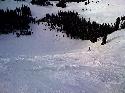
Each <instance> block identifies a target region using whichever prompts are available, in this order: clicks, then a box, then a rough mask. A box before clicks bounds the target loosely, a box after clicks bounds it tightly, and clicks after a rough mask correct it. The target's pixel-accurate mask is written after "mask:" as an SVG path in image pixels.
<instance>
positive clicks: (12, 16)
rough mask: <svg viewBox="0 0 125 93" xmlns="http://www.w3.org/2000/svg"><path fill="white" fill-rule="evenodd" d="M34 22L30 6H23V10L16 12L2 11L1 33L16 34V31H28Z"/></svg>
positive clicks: (0, 19)
mask: <svg viewBox="0 0 125 93" xmlns="http://www.w3.org/2000/svg"><path fill="white" fill-rule="evenodd" d="M32 21H33V18H32V15H31V11H30V8H29V7H28V6H25V5H22V7H21V8H16V9H15V10H9V9H7V10H6V11H4V10H0V33H1V34H8V33H11V32H13V33H14V32H15V31H16V30H20V32H21V31H28V29H29V28H30V26H29V23H31V22H32Z"/></svg>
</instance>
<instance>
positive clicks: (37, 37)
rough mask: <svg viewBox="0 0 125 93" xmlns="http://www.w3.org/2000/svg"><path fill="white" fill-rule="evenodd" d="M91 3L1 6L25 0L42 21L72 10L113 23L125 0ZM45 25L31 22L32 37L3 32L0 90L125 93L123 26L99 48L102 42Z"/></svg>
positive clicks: (1, 92)
mask: <svg viewBox="0 0 125 93" xmlns="http://www.w3.org/2000/svg"><path fill="white" fill-rule="evenodd" d="M93 1H94V2H93V3H92V2H91V3H90V4H89V5H87V6H85V5H84V3H83V2H82V3H68V4H67V8H64V9H62V8H57V7H56V6H55V3H56V2H53V3H54V6H48V7H47V6H37V5H31V4H29V1H28V2H15V1H12V0H6V1H4V2H0V9H6V8H7V7H8V8H9V9H15V7H20V6H21V5H22V3H23V4H26V5H28V6H29V7H30V8H31V11H32V14H33V16H34V17H37V18H38V19H39V18H42V17H44V16H45V14H46V13H57V12H58V10H62V11H68V10H72V11H73V10H74V11H77V12H79V14H80V16H83V17H86V18H90V19H91V20H92V21H93V20H94V21H97V22H99V23H103V22H107V23H114V22H115V19H116V18H117V17H119V16H123V15H124V13H125V6H124V3H125V1H124V0H99V1H100V2H99V3H95V2H96V0H93ZM108 4H109V5H108ZM83 8H86V9H87V10H86V11H83V10H82V9H83ZM45 25H46V23H44V24H39V25H38V24H31V29H32V31H33V32H34V33H33V35H31V36H21V37H19V38H17V37H16V35H12V34H8V35H0V93H125V61H124V60H125V29H123V30H118V31H116V32H114V33H112V34H110V35H108V39H107V44H106V45H104V46H101V40H99V41H98V42H97V43H91V42H90V41H82V40H74V39H70V38H68V37H66V35H65V34H64V33H61V32H58V33H57V32H56V31H55V30H52V31H49V29H48V28H49V27H48V26H45ZM63 36H64V37H63ZM89 47H90V50H89Z"/></svg>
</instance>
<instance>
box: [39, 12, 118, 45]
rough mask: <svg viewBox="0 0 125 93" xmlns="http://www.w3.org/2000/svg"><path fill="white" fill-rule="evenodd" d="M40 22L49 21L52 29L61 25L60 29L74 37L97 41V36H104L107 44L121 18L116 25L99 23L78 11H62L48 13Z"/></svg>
mask: <svg viewBox="0 0 125 93" xmlns="http://www.w3.org/2000/svg"><path fill="white" fill-rule="evenodd" d="M38 22H47V23H48V26H50V27H51V28H52V29H56V27H60V30H59V31H63V32H64V33H66V34H67V36H68V37H71V38H74V39H82V40H90V41H91V42H96V41H97V38H99V37H103V41H102V45H104V44H106V39H107V35H108V34H110V33H112V32H114V31H115V30H118V26H119V18H117V20H116V23H115V25H109V24H107V23H103V24H98V23H96V22H94V21H93V22H90V20H89V21H87V20H86V19H85V18H83V17H82V18H80V17H79V15H78V13H77V12H76V13H75V12H71V11H68V12H62V11H59V12H58V14H52V15H50V14H46V17H44V18H42V19H40V20H38Z"/></svg>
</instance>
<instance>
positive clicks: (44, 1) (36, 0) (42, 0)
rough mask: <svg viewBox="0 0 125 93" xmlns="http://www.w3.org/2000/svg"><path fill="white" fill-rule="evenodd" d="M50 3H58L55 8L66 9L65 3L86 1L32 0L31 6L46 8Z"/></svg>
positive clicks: (82, 0)
mask: <svg viewBox="0 0 125 93" xmlns="http://www.w3.org/2000/svg"><path fill="white" fill-rule="evenodd" d="M50 1H59V2H58V4H57V5H56V6H57V7H62V8H64V7H66V2H84V1H86V0H32V1H31V3H32V4H36V5H41V6H47V5H52V6H53V4H51V3H50Z"/></svg>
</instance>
